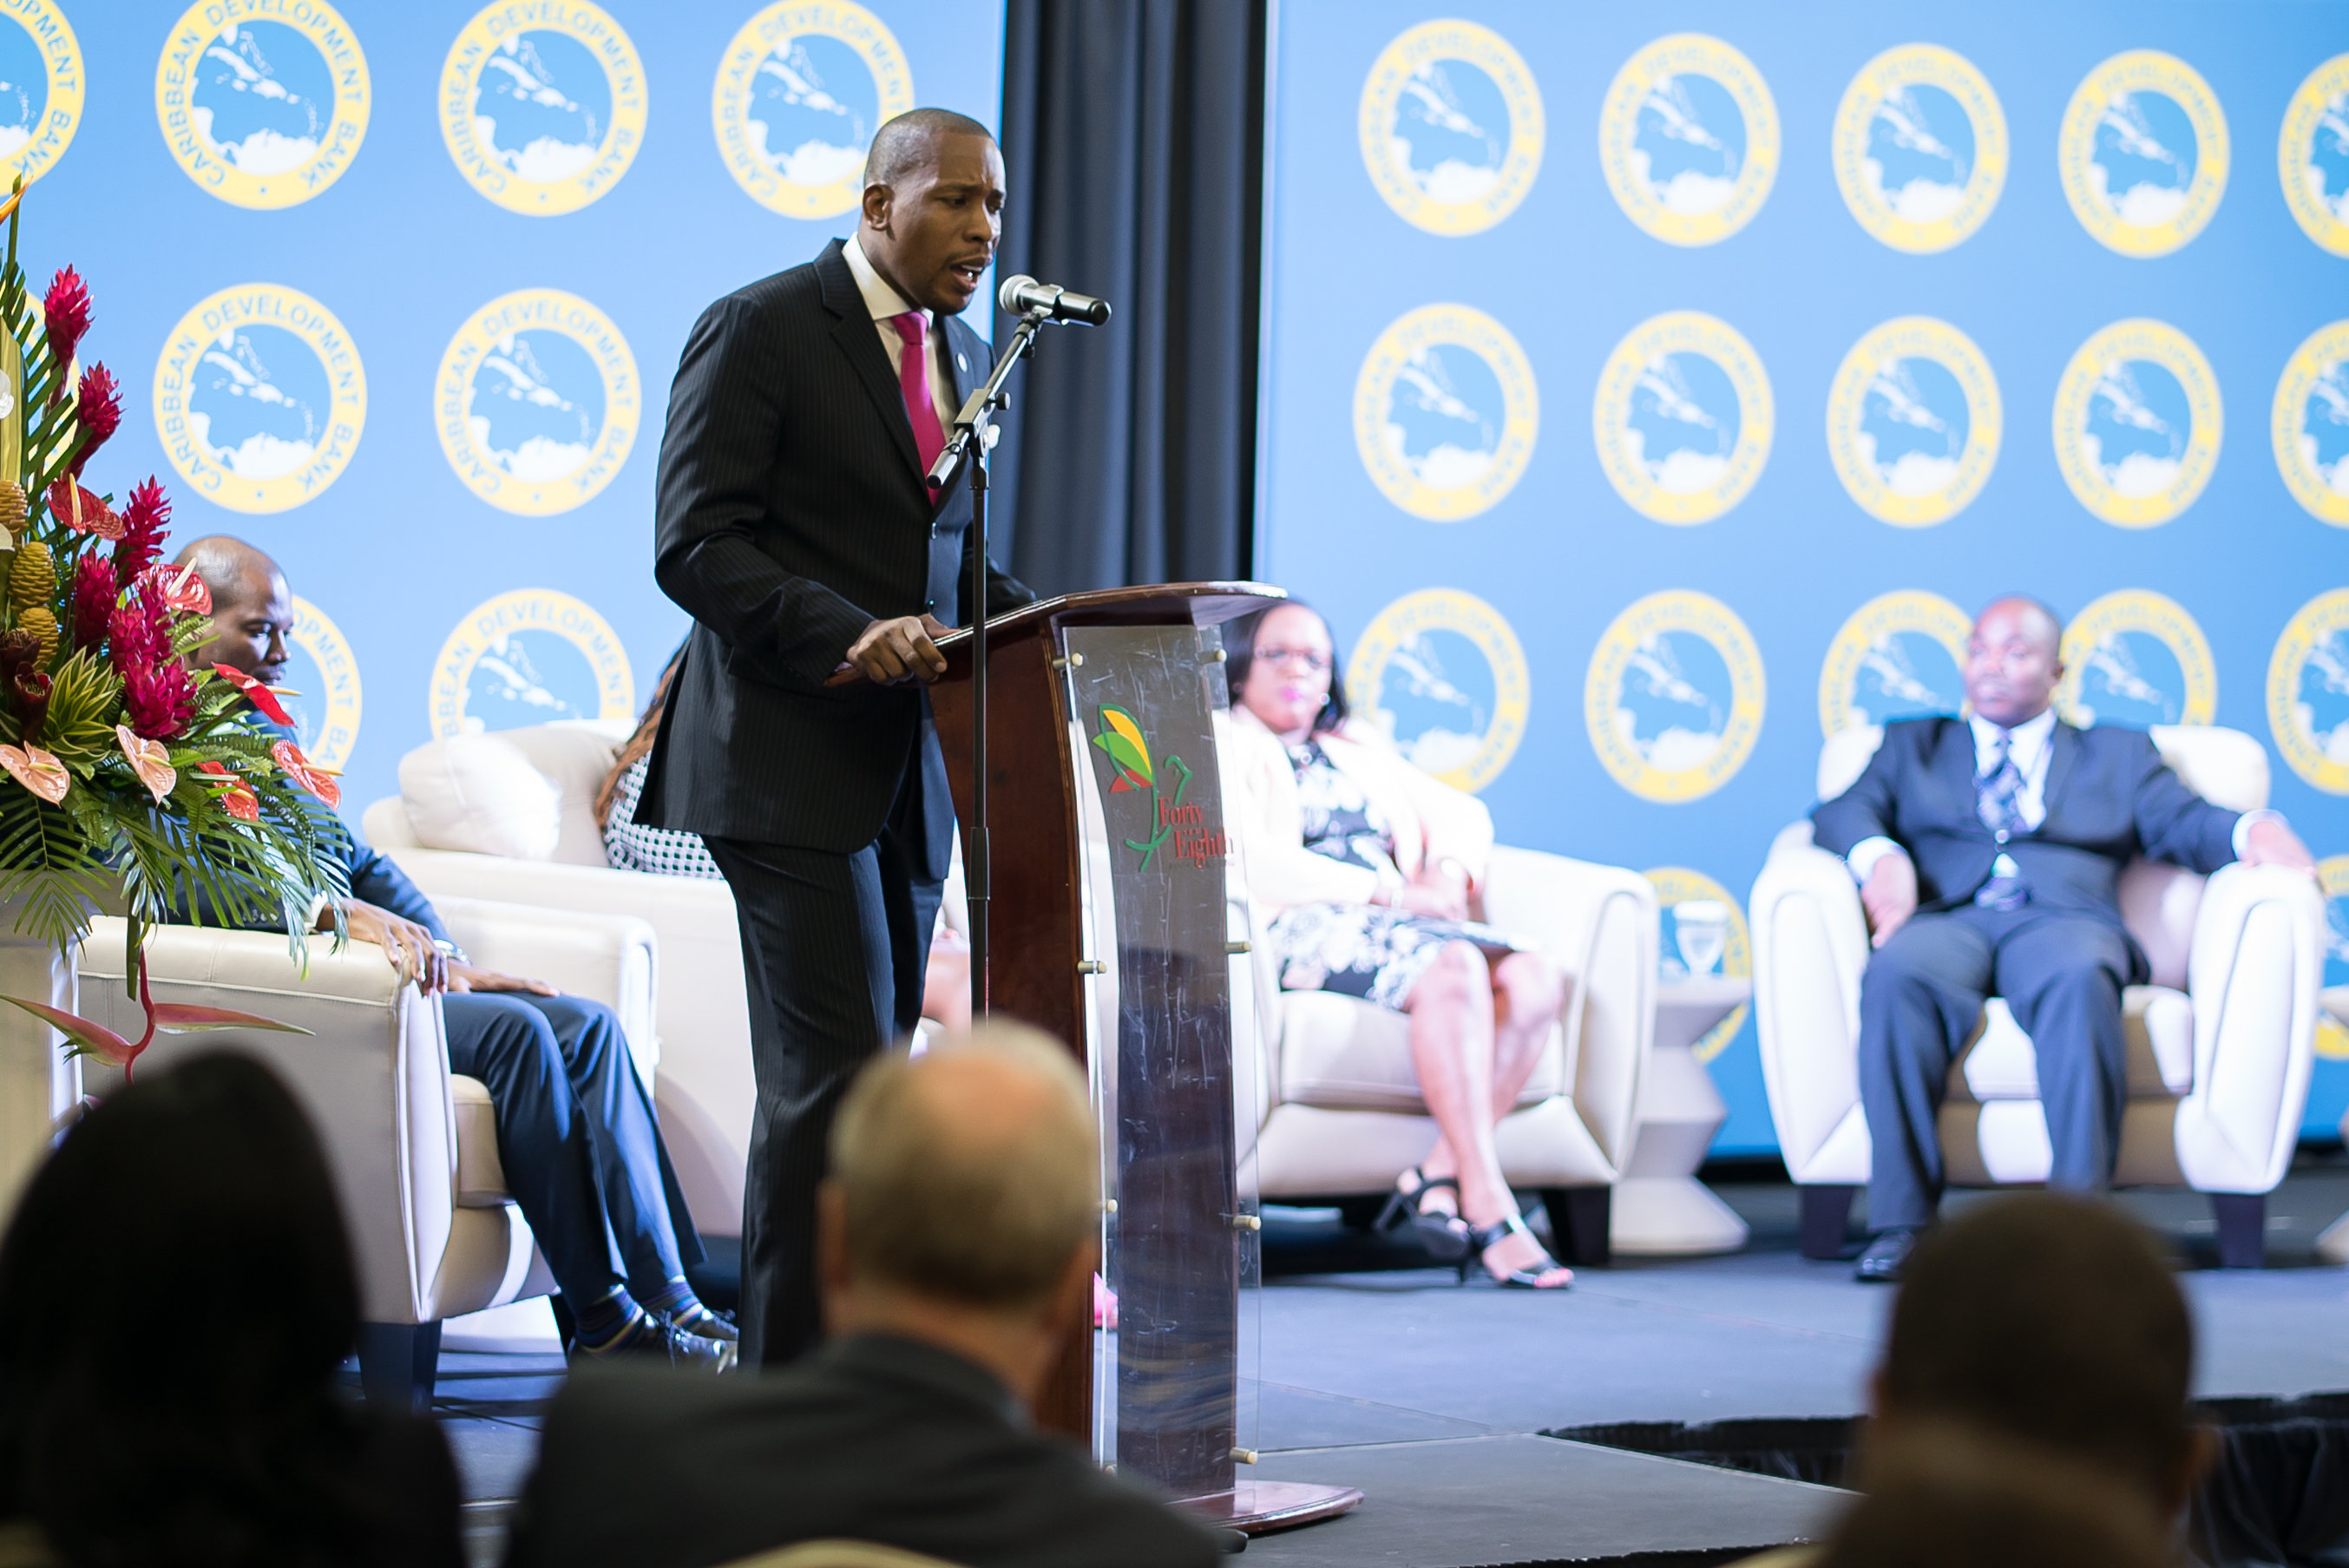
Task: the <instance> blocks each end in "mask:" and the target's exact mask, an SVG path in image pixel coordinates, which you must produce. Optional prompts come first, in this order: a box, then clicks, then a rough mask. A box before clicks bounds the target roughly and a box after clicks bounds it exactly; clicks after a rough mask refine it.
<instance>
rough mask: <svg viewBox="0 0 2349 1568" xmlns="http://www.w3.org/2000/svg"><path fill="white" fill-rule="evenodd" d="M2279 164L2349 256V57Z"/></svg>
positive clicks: (2292, 115) (2289, 117)
mask: <svg viewBox="0 0 2349 1568" xmlns="http://www.w3.org/2000/svg"><path fill="white" fill-rule="evenodd" d="M2276 165H2277V172H2278V174H2279V176H2280V177H2281V178H2282V181H2283V199H2284V204H2285V205H2286V206H2288V207H2290V208H2291V209H2292V217H2293V218H2295V219H2297V220H2298V221H2299V223H2300V226H2301V228H2302V229H2303V230H2304V231H2306V232H2307V234H2308V237H2309V238H2310V239H2312V240H2313V241H2315V242H2317V243H2318V244H2320V245H2322V246H2323V247H2324V248H2325V249H2326V250H2328V251H2330V252H2332V253H2333V254H2334V255H2336V256H2349V55H2335V56H2333V57H2332V58H2331V59H2329V60H2327V61H2325V62H2324V63H2323V65H2321V66H2319V67H2316V68H2315V69H2314V70H2313V71H2311V72H2309V73H2308V79H2307V80H2306V81H2304V82H2302V83H2301V84H2300V90H2299V91H2298V92H2296V93H2294V94H2292V104H2291V106H2290V107H2289V108H2286V109H2285V110H2284V111H2283V132H2282V135H2281V136H2279V137H2278V138H2277V139H2276ZM2344 1038H2349V1036H2344Z"/></svg>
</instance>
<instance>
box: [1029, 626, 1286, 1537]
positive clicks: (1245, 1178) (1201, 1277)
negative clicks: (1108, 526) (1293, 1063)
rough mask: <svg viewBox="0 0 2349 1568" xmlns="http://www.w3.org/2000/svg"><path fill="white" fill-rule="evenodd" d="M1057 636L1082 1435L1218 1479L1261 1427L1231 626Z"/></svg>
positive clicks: (1145, 1464) (1158, 1464)
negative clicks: (1068, 893) (1087, 1112)
mask: <svg viewBox="0 0 2349 1568" xmlns="http://www.w3.org/2000/svg"><path fill="white" fill-rule="evenodd" d="M1060 651H1061V655H1062V658H1063V659H1064V660H1065V664H1064V665H1062V669H1063V673H1064V676H1065V683H1066V684H1065V690H1066V692H1067V696H1068V702H1069V710H1068V717H1069V732H1068V743H1069V745H1070V747H1071V748H1072V750H1073V754H1074V756H1075V758H1076V763H1077V767H1076V777H1077V779H1079V781H1080V782H1079V787H1078V789H1077V791H1076V793H1077V797H1078V799H1077V817H1078V822H1079V830H1080V834H1081V853H1080V857H1079V859H1080V866H1081V871H1080V886H1081V902H1082V906H1083V928H1084V937H1085V963H1086V964H1087V965H1089V966H1091V965H1099V967H1098V968H1092V967H1089V968H1088V975H1089V978H1088V981H1087V985H1086V1018H1085V1027H1086V1034H1087V1051H1086V1057H1087V1060H1088V1063H1089V1064H1090V1069H1091V1074H1092V1088H1093V1094H1094V1101H1095V1105H1096V1107H1097V1109H1098V1111H1099V1114H1100V1117H1101V1129H1102V1162H1103V1170H1102V1191H1103V1192H1104V1194H1105V1196H1106V1198H1107V1200H1108V1202H1105V1203H1104V1205H1103V1210H1104V1213H1103V1220H1102V1259H1103V1265H1102V1272H1103V1275H1104V1277H1105V1279H1106V1280H1107V1282H1108V1284H1109V1287H1110V1289H1111V1290H1112V1292H1114V1293H1115V1295H1116V1298H1117V1311H1118V1326H1117V1328H1116V1330H1115V1331H1113V1332H1112V1331H1109V1330H1106V1329H1104V1330H1102V1331H1099V1332H1097V1333H1096V1334H1095V1336H1094V1375H1093V1399H1094V1409H1093V1441H1094V1451H1095V1455H1096V1457H1097V1458H1098V1459H1099V1460H1101V1461H1102V1463H1103V1464H1105V1465H1114V1466H1115V1467H1116V1468H1118V1469H1120V1470H1128V1471H1131V1472H1133V1473H1134V1474H1136V1475H1139V1476H1143V1477H1144V1478H1146V1479H1148V1480H1152V1481H1154V1482H1155V1483H1156V1484H1158V1485H1160V1486H1163V1487H1164V1488H1166V1489H1167V1490H1168V1491H1170V1492H1172V1493H1173V1494H1174V1496H1177V1497H1205V1496H1210V1495H1213V1494H1216V1493H1218V1492H1227V1491H1230V1490H1231V1489H1232V1485H1233V1474H1234V1472H1233V1466H1234V1464H1235V1462H1236V1456H1237V1455H1242V1454H1245V1455H1248V1456H1249V1457H1252V1451H1253V1449H1255V1447H1256V1440H1257V1439H1256V1426H1257V1422H1256V1411H1257V1337H1258V1326H1259V1319H1260V1310H1259V1299H1258V1294H1257V1292H1258V1286H1259V1284H1260V1261H1259V1254H1258V1246H1257V1243H1258V1239H1259V1233H1258V1232H1257V1229H1256V1225H1257V1202H1256V1192H1255V1181H1254V1175H1255V1161H1254V1159H1253V1150H1254V1143H1255V1135H1256V1129H1257V1120H1258V1115H1257V1098H1258V1091H1257V1085H1256V1078H1257V1058H1258V1044H1257V1027H1258V1023H1257V996H1256V991H1257V987H1256V985H1255V976H1254V969H1253V956H1252V954H1250V952H1249V950H1248V940H1249V924H1248V914H1247V898H1246V893H1245V886H1246V883H1245V881H1244V879H1243V878H1242V876H1241V872H1240V865H1239V861H1238V859H1237V852H1236V849H1235V845H1234V835H1233V834H1232V833H1231V832H1230V830H1229V829H1228V827H1227V825H1226V824H1227V818H1226V812H1225V809H1224V798H1223V787H1222V776H1221V775H1222V770H1221V768H1220V766H1219V756H1218V751H1219V748H1218V745H1217V741H1218V738H1219V732H1220V731H1221V729H1222V728H1223V727H1224V726H1225V725H1226V723H1227V722H1228V714H1227V701H1226V688H1225V676H1224V665H1223V642H1222V638H1221V635H1220V634H1218V633H1217V632H1216V631H1215V630H1214V629H1212V628H1200V627H1194V626H1189V625H1183V626H1086V627H1068V628H1065V629H1063V630H1062V632H1061V645H1060ZM1088 780H1089V781H1090V782H1091V785H1092V788H1090V789H1087V788H1085V787H1084V786H1085V782H1086V781H1088Z"/></svg>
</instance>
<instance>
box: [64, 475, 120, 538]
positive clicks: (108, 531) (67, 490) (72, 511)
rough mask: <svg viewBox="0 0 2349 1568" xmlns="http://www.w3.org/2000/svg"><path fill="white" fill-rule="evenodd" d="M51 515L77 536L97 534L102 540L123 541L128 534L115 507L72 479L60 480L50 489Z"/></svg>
mask: <svg viewBox="0 0 2349 1568" xmlns="http://www.w3.org/2000/svg"><path fill="white" fill-rule="evenodd" d="M49 515H50V516H52V517H54V518H56V519H57V521H59V522H62V523H64V524H65V525H66V526H67V528H70V529H72V530H73V531H75V532H76V533H94V534H96V535H98V538H100V539H120V538H121V537H122V536H123V534H124V533H125V532H126V531H127V530H126V528H125V525H124V523H123V521H122V520H121V519H120V518H119V517H117V516H115V515H114V510H113V509H112V508H111V507H109V506H108V505H107V504H106V503H105V502H104V501H102V500H98V497H96V496H94V495H92V494H90V492H89V491H88V490H84V489H82V488H81V486H79V485H78V484H76V483H74V481H73V480H58V481H57V483H55V484H53V485H51V486H50V487H49Z"/></svg>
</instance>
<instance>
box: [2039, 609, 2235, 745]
mask: <svg viewBox="0 0 2349 1568" xmlns="http://www.w3.org/2000/svg"><path fill="white" fill-rule="evenodd" d="M2059 656H2060V657H2061V658H2062V659H2063V661H2064V681H2063V684H2062V685H2061V686H2058V687H2056V689H2055V709H2056V711H2057V712H2058V713H2061V714H2062V715H2063V716H2064V722H2065V723H2066V724H2076V725H2078V726H2080V727H2082V728H2085V727H2088V726H2089V725H2092V724H2123V725H2127V726H2128V727H2130V728H2132V729H2143V728H2145V727H2147V726H2148V725H2156V724H2209V722H2210V721H2211V720H2213V719H2215V718H2217V717H2219V666H2218V665H2217V664H2216V663H2214V662H2213V661H2212V659H2211V657H2210V641H2209V638H2207V637H2205V636H2204V635H2203V634H2202V628H2201V627H2199V626H2198V625H2196V624H2194V617H2193V616H2191V615H2189V614H2187V613H2186V610H2185V607H2184V606H2183V605H2181V604H2179V603H2178V602H2177V601H2176V600H2175V599H2168V598H2164V597H2163V596H2162V595H2161V594H2158V593H2151V592H2149V591H2147V590H2146V589H2143V588H2124V589H2122V590H2121V591H2120V592H2118V593H2107V594H2106V595H2105V596H2104V597H2103V598H2101V599H2098V600H2097V601H2095V603H2092V604H2090V605H2089V606H2088V607H2087V608H2086V609H2085V610H2083V611H2081V612H2080V613H2079V614H2076V615H2075V616H2073V617H2072V624H2070V625H2068V626H2066V627H2064V643H2063V649H2062V652H2061V654H2060V655H2059Z"/></svg>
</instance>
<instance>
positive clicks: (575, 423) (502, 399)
mask: <svg viewBox="0 0 2349 1568" xmlns="http://www.w3.org/2000/svg"><path fill="white" fill-rule="evenodd" d="M643 396H644V395H643V391H642V389H641V388H640V387H638V385H637V382H636V357H635V356H633V355H631V354H630V353H629V352H628V341H627V339H626V338H624V337H622V336H621V335H620V329H619V328H618V327H616V326H614V325H612V323H611V321H610V320H609V318H607V317H606V316H605V315H604V313H603V312H602V311H599V310H597V309H596V308H595V306H594V305H592V304H588V303H587V302H586V301H585V300H584V299H581V298H580V297H579V296H578V295H577V294H564V292H563V291H562V290H560V289H522V290H518V291H517V292H515V293H513V294H502V295H500V296H499V297H498V298H496V299H493V300H492V301H491V302H490V303H489V304H485V305H483V306H482V307H481V309H480V310H477V311H475V312H474V313H473V314H472V315H471V317H470V318H469V319H468V320H467V321H466V323H465V325H463V326H461V327H460V328H459V329H458V331H457V335H456V336H455V337H453V338H451V339H450V341H449V350H448V352H447V353H446V354H443V355H442V356H440V377H439V378H438V379H437V380H436V381H435V382H434V383H433V393H432V403H433V418H434V420H435V422H436V423H437V424H438V425H439V426H440V449H441V451H442V452H444V453H446V454H447V455H448V459H449V466H450V468H452V469H456V470H457V477H458V478H459V479H460V480H464V481H465V484H466V486H467V487H468V488H469V489H471V490H472V492H473V493H474V494H475V495H477V496H480V497H481V499H482V500H485V501H488V502H489V503H490V504H491V505H492V506H494V507H497V508H499V509H500V510H502V511H511V512H514V513H517V514H519V515H521V516H523V517H548V516H552V515H553V514H554V513H555V512H559V511H570V510H571V509H572V508H573V507H574V506H579V505H581V504H583V503H584V502H585V501H587V500H592V499H593V498H594V497H595V496H596V495H597V494H599V493H600V492H601V491H602V490H603V489H604V487H605V485H607V484H610V483H611V482H612V479H613V476H614V475H616V474H617V473H618V472H619V471H620V465H621V464H623V463H625V462H626V461H627V459H628V449H629V448H630V447H631V446H632V445H634V444H635V442H636V427H637V425H638V423H639V422H640V421H641V418H642V416H643Z"/></svg>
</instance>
